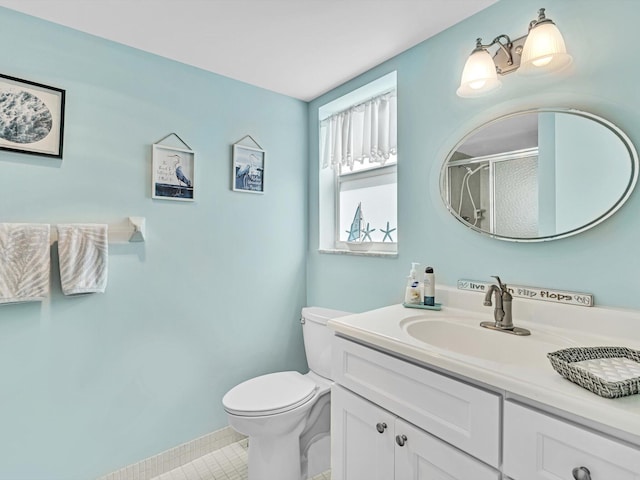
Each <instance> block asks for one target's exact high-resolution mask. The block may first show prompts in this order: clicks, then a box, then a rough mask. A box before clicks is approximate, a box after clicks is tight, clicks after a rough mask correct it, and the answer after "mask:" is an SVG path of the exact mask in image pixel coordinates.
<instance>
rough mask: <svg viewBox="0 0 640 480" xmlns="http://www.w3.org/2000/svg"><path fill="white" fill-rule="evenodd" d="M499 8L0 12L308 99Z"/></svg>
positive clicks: (314, 1)
mask: <svg viewBox="0 0 640 480" xmlns="http://www.w3.org/2000/svg"><path fill="white" fill-rule="evenodd" d="M496 1H497V0H0V6H4V7H7V8H11V9H14V10H18V11H20V12H23V13H27V14H29V15H33V16H36V17H40V18H43V19H46V20H49V21H52V22H55V23H58V24H61V25H65V26H67V27H71V28H74V29H77V30H81V31H83V32H87V33H91V34H93V35H97V36H99V37H103V38H106V39H109V40H113V41H116V42H119V43H122V44H125V45H129V46H132V47H136V48H139V49H141V50H145V51H147V52H151V53H155V54H157V55H161V56H163V57H167V58H170V59H173V60H177V61H179V62H183V63H186V64H189V65H193V66H196V67H199V68H202V69H204V70H209V71H212V72H215V73H218V74H221V75H224V76H227V77H230V78H233V79H236V80H240V81H243V82H246V83H250V84H252V85H256V86H259V87H262V88H266V89H268V90H272V91H274V92H278V93H282V94H285V95H289V96H291V97H295V98H299V99H301V100H305V101H308V100H312V99H314V98H316V97H318V96H319V95H321V94H323V93H325V92H327V91H329V90H331V89H332V88H334V87H337V86H338V85H340V84H342V83H344V82H345V81H347V80H349V79H351V78H354V77H355V76H357V75H359V74H361V73H363V72H365V71H367V70H369V69H370V68H372V67H374V66H375V65H378V64H379V63H382V62H383V61H385V60H387V59H389V58H391V57H393V56H395V55H397V54H398V53H400V52H403V51H404V50H406V49H408V48H410V47H412V46H414V45H416V44H418V43H420V42H422V41H423V40H425V39H427V38H429V37H431V36H433V35H435V34H437V33H438V32H441V31H442V30H445V29H446V28H448V27H450V26H451V25H453V24H455V23H457V22H459V21H461V20H463V19H464V18H466V17H469V16H471V15H473V14H474V13H476V12H478V11H480V10H482V9H483V8H486V7H487V6H489V5H491V4H493V3H495V2H496ZM470 38H471V37H470ZM470 45H471V44H470Z"/></svg>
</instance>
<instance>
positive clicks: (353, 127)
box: [319, 72, 398, 254]
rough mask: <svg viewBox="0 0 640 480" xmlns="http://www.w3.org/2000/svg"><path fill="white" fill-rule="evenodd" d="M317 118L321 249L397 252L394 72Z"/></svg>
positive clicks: (332, 105) (330, 106)
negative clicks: (318, 127)
mask: <svg viewBox="0 0 640 480" xmlns="http://www.w3.org/2000/svg"><path fill="white" fill-rule="evenodd" d="M319 114H320V168H321V170H320V249H321V250H322V251H351V250H354V251H363V250H368V251H370V252H374V253H376V254H379V253H384V252H387V253H395V252H397V241H398V225H397V162H398V158H397V152H396V74H395V72H393V73H392V74H389V75H385V77H382V78H381V79H379V80H376V81H375V82H372V83H370V84H368V85H366V86H364V87H362V88H360V89H358V90H356V91H354V92H352V93H350V94H348V95H345V96H344V97H341V98H339V99H337V100H335V101H333V102H331V103H329V104H327V105H324V106H323V107H321V108H320V111H319ZM361 247H366V248H364V249H363V248H361Z"/></svg>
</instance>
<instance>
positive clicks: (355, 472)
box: [331, 385, 500, 480]
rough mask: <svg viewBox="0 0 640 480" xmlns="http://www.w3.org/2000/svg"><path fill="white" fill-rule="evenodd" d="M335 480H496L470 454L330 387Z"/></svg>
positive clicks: (371, 404)
mask: <svg viewBox="0 0 640 480" xmlns="http://www.w3.org/2000/svg"><path fill="white" fill-rule="evenodd" d="M331 395H332V398H331V408H332V411H331V416H332V458H333V464H332V472H331V478H332V479H334V480H363V479H366V480H393V479H396V480H405V479H412V480H438V479H442V480H445V479H446V480H468V479H474V480H499V478H500V474H499V472H498V471H496V470H494V469H493V468H491V467H489V466H487V465H484V464H483V463H481V462H479V461H478V460H475V459H473V458H472V457H470V456H469V455H466V454H464V453H462V452H461V451H459V450H457V449H455V448H453V447H451V446H450V445H448V444H446V443H444V442H442V441H441V440H438V439H437V438H435V437H433V436H432V435H429V434H428V433H426V432H424V431H423V430H421V429H419V428H417V427H415V426H414V425H411V424H410V423H408V422H406V421H404V420H402V419H400V418H398V417H397V416H395V415H392V414H391V413H389V412H388V411H386V410H385V409H383V408H381V407H379V406H377V405H375V404H373V403H371V402H369V401H368V400H365V399H364V398H362V397H360V396H358V395H356V394H354V393H352V392H350V391H348V390H346V389H344V388H342V387H340V386H338V385H335V386H334V387H333V388H332V392H331Z"/></svg>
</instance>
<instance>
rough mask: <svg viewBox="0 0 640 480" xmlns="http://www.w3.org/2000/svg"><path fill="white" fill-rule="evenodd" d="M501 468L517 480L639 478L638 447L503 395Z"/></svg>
mask: <svg viewBox="0 0 640 480" xmlns="http://www.w3.org/2000/svg"><path fill="white" fill-rule="evenodd" d="M574 470H576V471H575V473H574ZM503 471H504V473H505V474H506V475H509V476H510V477H512V478H514V479H517V480H550V479H553V480H556V479H557V480H564V479H574V478H576V479H583V480H640V448H638V447H637V446H636V447H633V446H630V445H627V444H625V443H622V442H619V441H617V440H613V439H610V438H609V437H606V436H604V435H600V434H598V433H595V432H593V431H591V430H587V429H585V428H582V427H580V426H577V425H574V424H572V423H569V422H565V421H564V420H561V419H559V418H556V417H552V416H550V415H547V414H545V413H542V412H539V411H537V410H534V409H531V408H528V407H525V406H522V405H519V404H517V403H514V402H511V401H506V402H504V466H503ZM587 472H588V476H587Z"/></svg>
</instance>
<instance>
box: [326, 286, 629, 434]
mask: <svg viewBox="0 0 640 480" xmlns="http://www.w3.org/2000/svg"><path fill="white" fill-rule="evenodd" d="M436 301H437V302H440V303H442V304H443V307H442V310H441V311H432V310H422V309H414V308H405V307H403V306H402V305H392V306H389V307H384V308H380V309H377V310H372V311H369V312H364V313H360V314H354V315H349V316H346V317H340V318H337V319H333V320H330V322H329V327H330V328H332V329H333V330H335V331H336V332H337V333H338V334H340V335H342V336H346V337H350V338H353V339H355V340H359V341H362V342H366V343H368V344H371V345H373V346H377V347H379V348H381V349H383V350H386V351H389V352H392V353H396V354H398V355H401V356H403V357H407V358H409V359H413V360H415V361H418V362H420V363H423V364H426V365H431V366H433V367H436V368H438V369H442V370H445V371H448V372H451V373H453V374H456V375H460V376H463V377H467V378H469V379H472V380H475V381H477V382H480V383H482V384H486V385H487V386H490V387H493V388H495V389H499V390H504V391H506V392H508V395H509V394H512V395H516V396H519V397H524V398H526V399H529V400H531V401H532V402H534V403H536V404H540V405H541V406H547V407H550V409H551V410H555V409H558V410H561V411H563V412H566V414H567V415H568V416H570V417H573V416H576V417H579V418H581V419H584V420H585V423H586V424H587V425H589V426H590V425H591V424H592V423H593V422H595V423H597V424H599V425H600V426H602V427H603V428H602V429H603V430H604V431H605V432H607V433H613V434H615V435H616V436H619V437H620V438H623V439H624V440H627V441H630V442H633V443H635V444H637V445H640V395H630V396H627V397H622V398H617V399H607V398H603V397H600V396H598V395H596V394H594V393H591V392H590V391H588V390H586V389H584V388H582V387H580V386H578V385H575V384H573V383H571V382H570V381H568V380H566V379H564V378H563V377H561V376H560V375H559V374H558V373H557V372H556V371H555V370H554V369H553V368H552V366H551V364H550V362H549V360H548V359H547V358H546V353H549V352H553V351H556V350H560V349H563V348H567V347H588V346H620V347H628V348H632V349H637V350H640V312H637V311H631V310H623V309H614V308H602V307H580V306H568V305H557V304H553V303H549V302H541V301H535V300H527V299H520V298H516V299H514V301H513V318H514V324H515V325H516V326H518V327H524V328H527V329H529V330H531V332H532V334H531V336H525V337H517V336H515V335H509V334H506V333H502V332H496V331H492V330H488V329H485V328H482V327H480V326H479V325H478V324H479V322H480V321H492V320H493V308H489V307H483V305H482V302H483V295H482V294H479V293H475V292H466V291H460V290H456V289H454V288H451V287H443V288H440V289H438V290H437V292H436ZM452 305H455V307H454V306H452ZM423 320H430V321H431V322H429V323H433V321H435V323H437V324H438V325H439V326H442V327H444V328H443V329H442V331H438V332H435V331H434V335H433V339H432V343H435V345H434V344H432V343H425V341H421V340H418V339H417V338H414V336H412V335H410V334H409V330H410V328H409V327H410V326H411V325H412V324H416V323H420V322H422V321H423ZM445 323H446V324H447V325H445ZM438 325H436V327H437V326H438ZM449 329H451V331H449ZM456 331H460V333H461V335H458V334H457V332H456ZM448 333H450V335H448ZM469 333H470V335H469ZM447 335H448V336H447ZM423 340H424V338H423ZM427 341H429V340H428V339H427Z"/></svg>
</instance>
